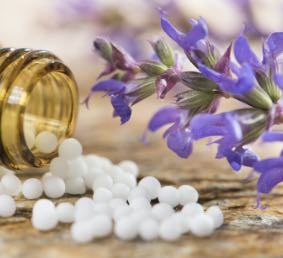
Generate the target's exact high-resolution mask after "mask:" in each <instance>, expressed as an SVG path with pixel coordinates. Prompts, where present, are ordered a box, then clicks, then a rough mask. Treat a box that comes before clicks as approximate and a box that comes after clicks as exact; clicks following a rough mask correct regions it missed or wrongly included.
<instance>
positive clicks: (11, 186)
mask: <svg viewBox="0 0 283 258" xmlns="http://www.w3.org/2000/svg"><path fill="white" fill-rule="evenodd" d="M1 184H2V186H3V188H4V189H5V193H6V194H8V195H11V196H16V195H18V194H19V193H20V192H21V188H22V182H21V180H20V179H19V178H18V177H17V176H15V175H13V174H7V175H4V176H3V177H2V179H1Z"/></svg>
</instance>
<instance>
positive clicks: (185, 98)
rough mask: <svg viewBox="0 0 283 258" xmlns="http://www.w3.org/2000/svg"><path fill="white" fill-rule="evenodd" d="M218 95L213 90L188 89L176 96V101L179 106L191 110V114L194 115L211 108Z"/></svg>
mask: <svg viewBox="0 0 283 258" xmlns="http://www.w3.org/2000/svg"><path fill="white" fill-rule="evenodd" d="M217 96H218V95H217V94H215V93H213V92H203V91H197V90H188V91H185V92H182V93H180V94H178V95H177V96H176V103H177V106H178V107H179V108H181V109H187V110H190V112H189V114H190V116H193V115H196V114H197V113H200V112H203V111H207V110H209V109H210V107H211V106H212V104H213V101H214V100H216V98H217Z"/></svg>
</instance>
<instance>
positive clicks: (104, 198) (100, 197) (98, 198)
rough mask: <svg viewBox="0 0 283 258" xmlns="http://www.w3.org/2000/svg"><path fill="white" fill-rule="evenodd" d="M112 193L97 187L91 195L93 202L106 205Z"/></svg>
mask: <svg viewBox="0 0 283 258" xmlns="http://www.w3.org/2000/svg"><path fill="white" fill-rule="evenodd" d="M112 196H113V195H112V192H111V191H110V190H109V189H107V188H105V187H98V188H97V189H96V190H95V191H94V193H93V200H94V201H95V202H105V203H108V202H109V201H110V200H111V199H112Z"/></svg>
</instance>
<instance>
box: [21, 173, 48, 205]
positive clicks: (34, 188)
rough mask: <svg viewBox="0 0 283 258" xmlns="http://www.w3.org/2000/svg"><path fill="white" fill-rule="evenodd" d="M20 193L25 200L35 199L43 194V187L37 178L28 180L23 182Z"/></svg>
mask: <svg viewBox="0 0 283 258" xmlns="http://www.w3.org/2000/svg"><path fill="white" fill-rule="evenodd" d="M22 193H23V195H24V197H25V198H26V199H30V200H32V199H37V198H39V197H40V196H41V195H42V193H43V185H42V183H41V181H40V180H39V179H37V178H29V179H27V180H25V181H24V182H23V185H22Z"/></svg>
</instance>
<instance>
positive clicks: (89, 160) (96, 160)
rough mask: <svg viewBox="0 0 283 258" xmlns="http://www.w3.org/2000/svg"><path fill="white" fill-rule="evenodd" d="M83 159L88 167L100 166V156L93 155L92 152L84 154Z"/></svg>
mask: <svg viewBox="0 0 283 258" xmlns="http://www.w3.org/2000/svg"><path fill="white" fill-rule="evenodd" d="M84 160H85V162H86V164H87V166H88V167H89V168H93V167H95V168H97V167H100V164H101V158H100V157H99V156H97V155H94V154H89V155H86V156H84Z"/></svg>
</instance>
